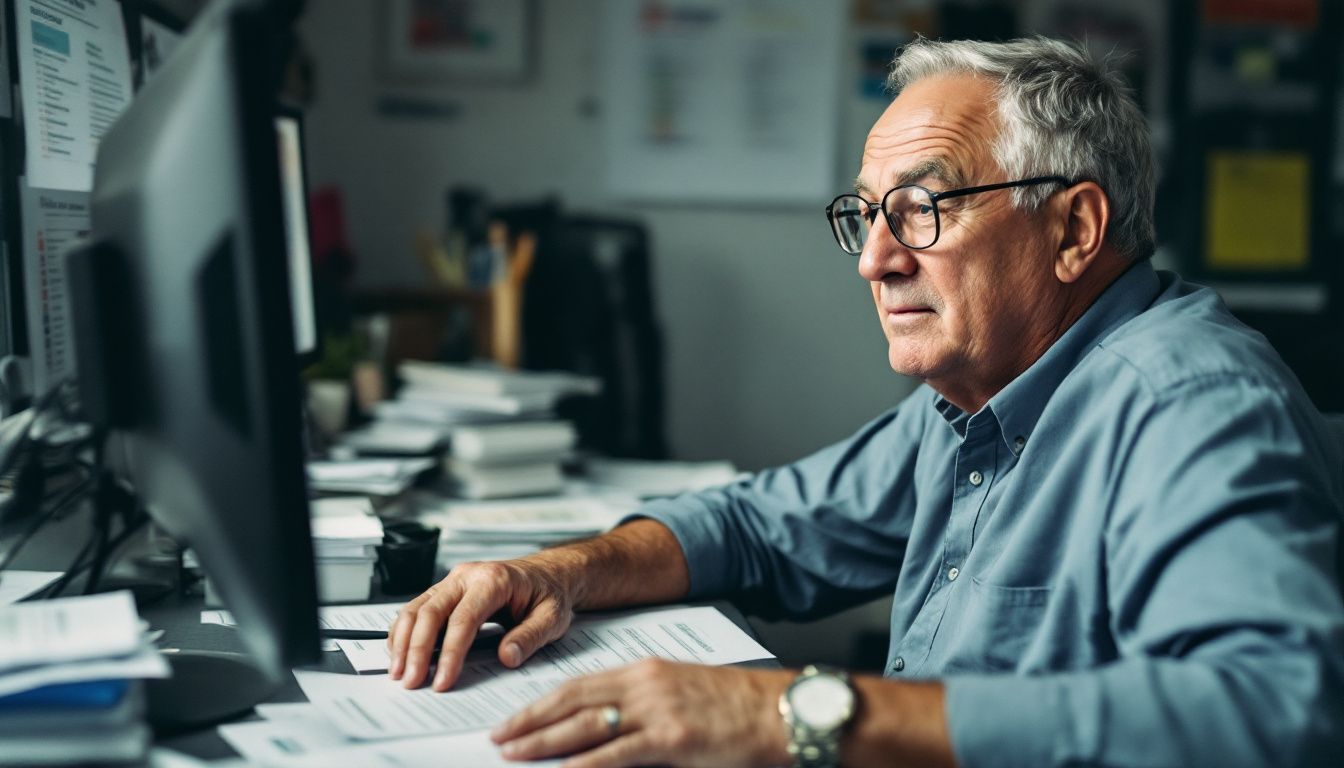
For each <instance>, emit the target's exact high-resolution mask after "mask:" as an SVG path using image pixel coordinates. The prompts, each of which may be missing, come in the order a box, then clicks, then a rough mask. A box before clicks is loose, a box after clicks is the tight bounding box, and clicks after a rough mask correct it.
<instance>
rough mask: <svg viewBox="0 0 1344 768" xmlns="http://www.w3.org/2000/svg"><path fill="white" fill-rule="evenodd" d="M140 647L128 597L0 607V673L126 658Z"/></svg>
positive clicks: (137, 625)
mask: <svg viewBox="0 0 1344 768" xmlns="http://www.w3.org/2000/svg"><path fill="white" fill-rule="evenodd" d="M140 643H141V640H140V617H139V616H138V615H137V614H136V612H135V601H134V600H132V599H131V593H130V592H126V591H121V592H109V593H107V594H104V595H90V596H87V597H66V598H61V599H58V600H43V601H40V602H32V603H18V604H15V605H10V606H6V607H3V608H0V671H3V670H9V669H20V668H22V667H28V666H33V665H49V664H56V663H59V662H65V661H78V660H83V659H97V658H115V657H119V656H128V655H130V654H132V653H135V651H136V649H138V648H139V647H140Z"/></svg>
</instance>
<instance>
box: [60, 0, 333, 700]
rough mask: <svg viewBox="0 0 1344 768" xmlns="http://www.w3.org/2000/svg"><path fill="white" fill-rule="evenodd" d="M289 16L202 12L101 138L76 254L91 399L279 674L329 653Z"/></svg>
mask: <svg viewBox="0 0 1344 768" xmlns="http://www.w3.org/2000/svg"><path fill="white" fill-rule="evenodd" d="M282 26H283V24H282V23H280V22H278V21H277V20H276V19H275V17H274V16H273V14H272V12H271V11H270V9H269V5H268V4H267V3H264V2H260V1H259V0H219V1H218V2H215V3H213V4H212V5H210V6H209V7H208V8H207V9H206V10H205V11H204V12H203V13H202V15H201V17H199V18H198V19H197V21H196V23H195V24H194V25H193V27H192V29H191V30H190V31H189V33H188V35H187V36H186V38H185V39H184V40H183V41H182V46H181V48H179V49H178V50H177V52H176V53H175V54H174V55H173V57H172V58H171V60H169V61H168V62H166V63H165V65H164V67H163V69H161V70H160V71H159V72H158V73H157V74H156V75H155V76H154V77H153V78H152V79H150V81H149V82H147V83H146V85H145V87H144V89H143V90H142V91H141V92H140V93H139V95H137V97H136V98H135V100H134V102H133V103H132V104H131V106H130V107H129V108H128V109H127V110H126V111H125V112H124V113H123V114H122V115H121V117H120V118H119V119H118V120H117V122H116V124H115V125H114V126H113V127H112V128H111V129H110V130H109V131H108V133H107V134H106V135H105V136H104V137H103V139H102V142H101V144H100V146H99V149H98V156H97V164H96V168H95V171H94V186H93V193H92V204H91V210H92V234H91V237H90V242H89V243H88V244H87V245H86V246H85V247H83V248H80V249H78V250H75V251H72V252H71V254H70V256H69V260H68V266H69V269H70V282H71V294H72V305H73V314H74V320H75V346H76V351H77V356H78V370H79V392H80V399H81V404H82V407H83V408H84V410H85V411H86V413H87V415H88V416H89V418H90V420H91V421H93V422H95V423H98V424H101V425H102V426H104V427H106V428H108V429H109V430H110V431H111V434H112V435H113V436H114V437H115V438H117V439H119V441H120V443H121V444H122V445H124V451H118V454H119V455H120V454H124V457H125V458H124V466H122V467H119V468H118V470H117V472H118V474H119V475H120V476H122V477H124V479H125V480H126V481H128V483H129V485H130V486H132V488H133V490H134V493H135V494H136V496H137V498H138V500H139V501H140V502H141V503H142V504H143V505H144V507H145V508H146V509H148V511H149V512H150V514H151V515H152V516H153V517H154V518H155V520H156V521H157V522H158V523H159V524H160V525H162V526H163V527H164V528H165V529H166V530H168V531H169V532H170V533H171V534H173V535H174V536H175V537H177V538H179V539H181V540H182V541H183V542H185V543H186V544H187V545H189V546H190V547H191V548H192V549H193V550H194V551H195V552H196V554H197V556H198V558H199V560H200V563H201V565H202V567H203V569H204V570H205V573H206V575H207V576H208V577H209V578H210V580H211V583H212V584H213V585H214V587H215V588H216V590H217V591H218V593H219V594H220V595H221V597H222V598H223V600H224V602H225V603H226V605H227V607H228V608H229V609H231V610H232V612H233V614H234V617H235V619H236V620H237V623H238V629H239V632H240V635H241V639H242V641H243V643H244V644H245V646H246V647H247V648H248V650H249V651H250V652H251V655H252V656H253V659H254V661H255V662H256V665H257V666H258V667H259V668H260V669H261V670H262V671H264V672H265V673H267V675H268V676H269V677H270V678H272V679H273V680H279V679H280V678H281V676H282V675H283V674H284V672H285V671H287V670H288V669H289V668H290V667H292V666H294V665H297V664H303V663H308V662H312V661H315V660H316V659H317V658H318V656H319V640H318V629H317V589H316V579H315V576H314V567H313V551H312V544H311V541H310V538H309V522H308V514H309V511H308V500H307V486H306V478H305V475H304V465H303V458H304V457H303V449H302V442H301V432H300V430H301V421H300V385H299V369H298V364H297V358H296V354H295V345H294V334H293V332H292V329H293V319H292V314H291V309H290V303H291V293H290V277H289V270H288V260H287V255H286V254H287V251H288V247H287V243H286V234H285V220H284V207H283V201H282V195H281V181H280V179H281V174H280V168H279V162H278V153H277V152H276V128H275V123H274V119H275V107H276V101H275V99H276V92H277V88H278V84H279V74H280V66H279V61H280V53H281V51H280V50H279V49H280V48H281V47H282V43H281V41H282V40H283V39H284V33H285V30H284V29H282V28H280V27H282ZM179 663H184V662H183V658H182V655H181V654H176V655H175V666H176V665H177V664H179ZM205 666H207V667H208V666H209V665H205ZM178 671H179V675H181V672H182V668H181V667H178ZM186 671H187V674H186V675H185V676H184V677H185V680H186V682H187V684H196V685H201V684H202V682H201V681H200V680H199V679H196V680H192V678H193V674H191V672H192V670H186ZM244 678H245V675H244V676H235V678H234V679H233V680H227V679H219V678H218V676H216V677H215V678H212V679H211V680H210V683H209V685H212V686H221V687H219V688H214V689H212V696H214V697H216V698H222V697H225V696H227V695H235V696H237V697H241V698H240V700H242V699H246V698H247V694H248V693H249V692H248V691H243V690H238V689H239V687H240V686H241V684H240V683H238V681H239V680H242V679H244ZM242 687H246V686H242ZM199 693H200V692H199V690H198V691H196V695H195V697H194V698H195V700H200V699H202V698H208V697H201V696H200V695H199ZM266 693H267V691H256V692H253V694H254V698H260V697H262V696H265V695H266ZM183 701H184V702H187V701H192V697H189V696H188V697H185V698H184V699H183ZM217 714H220V715H222V714H227V713H217ZM202 719H204V718H202Z"/></svg>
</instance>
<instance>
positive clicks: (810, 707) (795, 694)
mask: <svg viewBox="0 0 1344 768" xmlns="http://www.w3.org/2000/svg"><path fill="white" fill-rule="evenodd" d="M857 708H858V697H857V696H855V694H854V686H853V685H851V684H850V682H849V675H847V674H845V673H844V672H842V671H840V670H838V669H830V668H828V667H822V666H818V665H815V664H809V665H807V666H806V667H805V668H803V671H802V674H800V675H798V677H795V678H794V679H793V682H792V683H790V684H789V687H788V688H786V689H785V690H784V693H782V694H780V696H779V714H780V715H781V716H782V717H783V718H784V727H785V730H786V731H787V732H788V735H789V754H790V755H792V756H793V766H794V768H834V766H837V765H839V764H840V734H841V733H842V732H843V731H844V729H845V726H846V725H848V724H849V721H850V720H852V719H853V718H854V713H855V711H856V710H857Z"/></svg>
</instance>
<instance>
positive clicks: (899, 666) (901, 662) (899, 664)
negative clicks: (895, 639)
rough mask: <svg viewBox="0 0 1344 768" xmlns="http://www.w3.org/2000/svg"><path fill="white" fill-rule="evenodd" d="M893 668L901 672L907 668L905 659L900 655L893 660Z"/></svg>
mask: <svg viewBox="0 0 1344 768" xmlns="http://www.w3.org/2000/svg"><path fill="white" fill-rule="evenodd" d="M891 668H892V669H893V670H894V671H896V672H900V671H901V670H903V669H905V659H903V658H901V657H900V656H897V657H896V660H895V661H893V662H891Z"/></svg>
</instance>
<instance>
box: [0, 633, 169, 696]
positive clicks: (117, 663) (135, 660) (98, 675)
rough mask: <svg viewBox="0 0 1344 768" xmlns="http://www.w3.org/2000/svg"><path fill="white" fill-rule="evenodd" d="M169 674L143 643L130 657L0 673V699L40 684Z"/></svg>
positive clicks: (157, 655)
mask: <svg viewBox="0 0 1344 768" xmlns="http://www.w3.org/2000/svg"><path fill="white" fill-rule="evenodd" d="M171 672H172V670H171V669H170V668H169V667H168V662H167V661H165V660H164V658H163V654H162V653H160V652H159V650H158V649H157V648H155V647H154V646H152V645H149V644H148V643H146V644H144V645H142V646H141V647H140V648H139V649H138V650H136V651H135V653H133V654H131V655H130V656H122V657H119V658H114V659H88V660H85V661H67V662H63V663H61V664H45V665H42V666H36V667H28V668H26V669H19V670H14V671H10V672H4V673H0V697H3V696H8V695H10V694H12V693H19V692H20V691H28V690H32V689H33V688H39V687H41V686H44V685H56V684H58V683H78V682H87V681H90V680H117V679H123V680H143V679H149V678H159V677H168V675H169V674H171Z"/></svg>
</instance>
